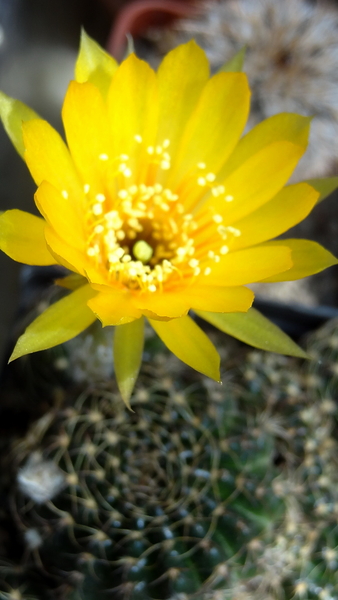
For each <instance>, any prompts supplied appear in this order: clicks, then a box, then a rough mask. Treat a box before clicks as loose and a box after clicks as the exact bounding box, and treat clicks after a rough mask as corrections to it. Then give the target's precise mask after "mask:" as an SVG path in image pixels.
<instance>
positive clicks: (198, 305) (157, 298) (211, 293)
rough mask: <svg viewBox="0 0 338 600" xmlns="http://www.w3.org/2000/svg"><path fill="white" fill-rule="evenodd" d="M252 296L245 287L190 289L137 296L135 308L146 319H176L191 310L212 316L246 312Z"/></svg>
mask: <svg viewBox="0 0 338 600" xmlns="http://www.w3.org/2000/svg"><path fill="white" fill-rule="evenodd" d="M253 298H254V294H253V292H252V291H251V290H249V289H248V288H245V287H221V286H208V285H204V286H201V285H192V286H187V287H185V288H179V289H177V290H175V291H172V292H156V293H150V292H149V293H148V294H140V295H139V296H138V297H136V298H135V304H136V305H137V306H138V308H140V309H141V310H142V312H143V313H144V314H145V315H147V316H150V317H151V316H152V315H151V314H150V313H153V314H154V315H158V316H159V317H168V318H177V317H182V316H184V315H186V314H187V312H188V311H189V310H190V309H191V308H192V309H200V310H210V311H215V312H232V311H244V312H245V311H247V310H248V309H249V308H250V306H251V304H252V301H253Z"/></svg>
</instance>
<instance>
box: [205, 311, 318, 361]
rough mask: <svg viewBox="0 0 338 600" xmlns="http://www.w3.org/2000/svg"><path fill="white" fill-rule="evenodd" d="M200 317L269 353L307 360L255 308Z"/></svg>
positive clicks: (283, 334)
mask: <svg viewBox="0 0 338 600" xmlns="http://www.w3.org/2000/svg"><path fill="white" fill-rule="evenodd" d="M197 314H198V316H199V317H201V318H202V319H205V321H208V323H211V325H214V326H215V327H217V329H220V330H221V331H224V333H227V334H228V335H232V336H233V337H235V338H237V339H239V340H241V341H242V342H245V343H246V344H250V346H254V347H255V348H261V349H262V350H267V351H268V352H279V353H281V354H287V355H290V356H300V357H301V358H307V354H306V353H305V352H304V350H302V349H301V348H300V347H299V346H297V344H295V342H293V341H292V340H291V339H290V338H289V336H287V335H286V333H284V332H283V331H282V330H281V329H279V327H277V326H276V325H274V324H273V323H271V321H269V320H268V319H266V318H265V317H263V315H261V314H260V313H259V312H258V311H257V310H256V309H255V308H250V310H249V311H248V312H247V313H245V314H242V313H233V314H215V313H210V312H205V311H198V312H197Z"/></svg>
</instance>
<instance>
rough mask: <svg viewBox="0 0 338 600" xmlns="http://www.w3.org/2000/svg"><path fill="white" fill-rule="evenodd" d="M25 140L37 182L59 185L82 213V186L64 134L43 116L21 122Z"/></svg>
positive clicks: (31, 168)
mask: <svg viewBox="0 0 338 600" xmlns="http://www.w3.org/2000/svg"><path fill="white" fill-rule="evenodd" d="M22 131H23V139H24V144H25V148H26V151H25V155H24V159H25V161H26V163H27V166H28V168H29V170H30V172H31V175H32V177H33V179H34V180H35V182H36V184H37V185H40V184H41V183H42V181H49V183H51V184H52V185H53V186H54V187H56V189H58V190H60V191H66V192H67V194H68V196H69V198H71V201H72V203H73V204H74V205H79V214H81V208H82V198H83V189H82V186H81V184H80V182H79V179H78V175H77V173H76V170H75V167H74V164H73V162H72V159H71V157H70V154H69V151H68V148H67V146H66V144H65V143H64V141H63V140H62V138H61V136H60V135H59V134H58V133H57V132H56V131H55V129H53V127H51V126H50V125H49V124H48V123H47V122H46V121H43V120H42V119H34V120H33V121H27V122H26V123H23V125H22Z"/></svg>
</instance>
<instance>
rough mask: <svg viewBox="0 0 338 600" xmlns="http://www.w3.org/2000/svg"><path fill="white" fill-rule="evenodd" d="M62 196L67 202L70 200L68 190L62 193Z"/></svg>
mask: <svg viewBox="0 0 338 600" xmlns="http://www.w3.org/2000/svg"><path fill="white" fill-rule="evenodd" d="M61 196H62V197H63V198H64V199H65V200H68V198H69V195H68V192H67V191H66V190H62V192H61Z"/></svg>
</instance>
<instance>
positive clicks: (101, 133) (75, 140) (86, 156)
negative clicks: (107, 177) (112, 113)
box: [62, 81, 116, 193]
mask: <svg viewBox="0 0 338 600" xmlns="http://www.w3.org/2000/svg"><path fill="white" fill-rule="evenodd" d="M62 120H63V124H64V127H65V132H66V137H67V143H68V147H69V150H70V153H71V155H72V158H73V160H74V163H75V165H76V167H77V169H78V171H79V173H80V174H81V177H82V181H83V182H84V183H85V184H87V185H88V184H89V185H90V187H91V188H92V187H93V186H94V193H95V192H96V193H102V192H104V190H102V179H103V174H104V173H105V172H106V170H107V167H108V168H113V169H116V164H115V165H113V166H111V164H109V165H108V162H107V159H106V157H111V153H112V146H111V138H110V133H109V123H108V116H107V110H106V106H105V104H104V102H103V99H102V96H101V94H100V92H99V90H98V89H97V88H96V87H95V86H94V85H92V84H91V83H88V82H87V83H77V82H76V81H72V82H71V83H70V85H69V87H68V90H67V93H66V96H65V100H64V103H63V108H62ZM102 156H104V157H105V160H102V159H100V157H102Z"/></svg>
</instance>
